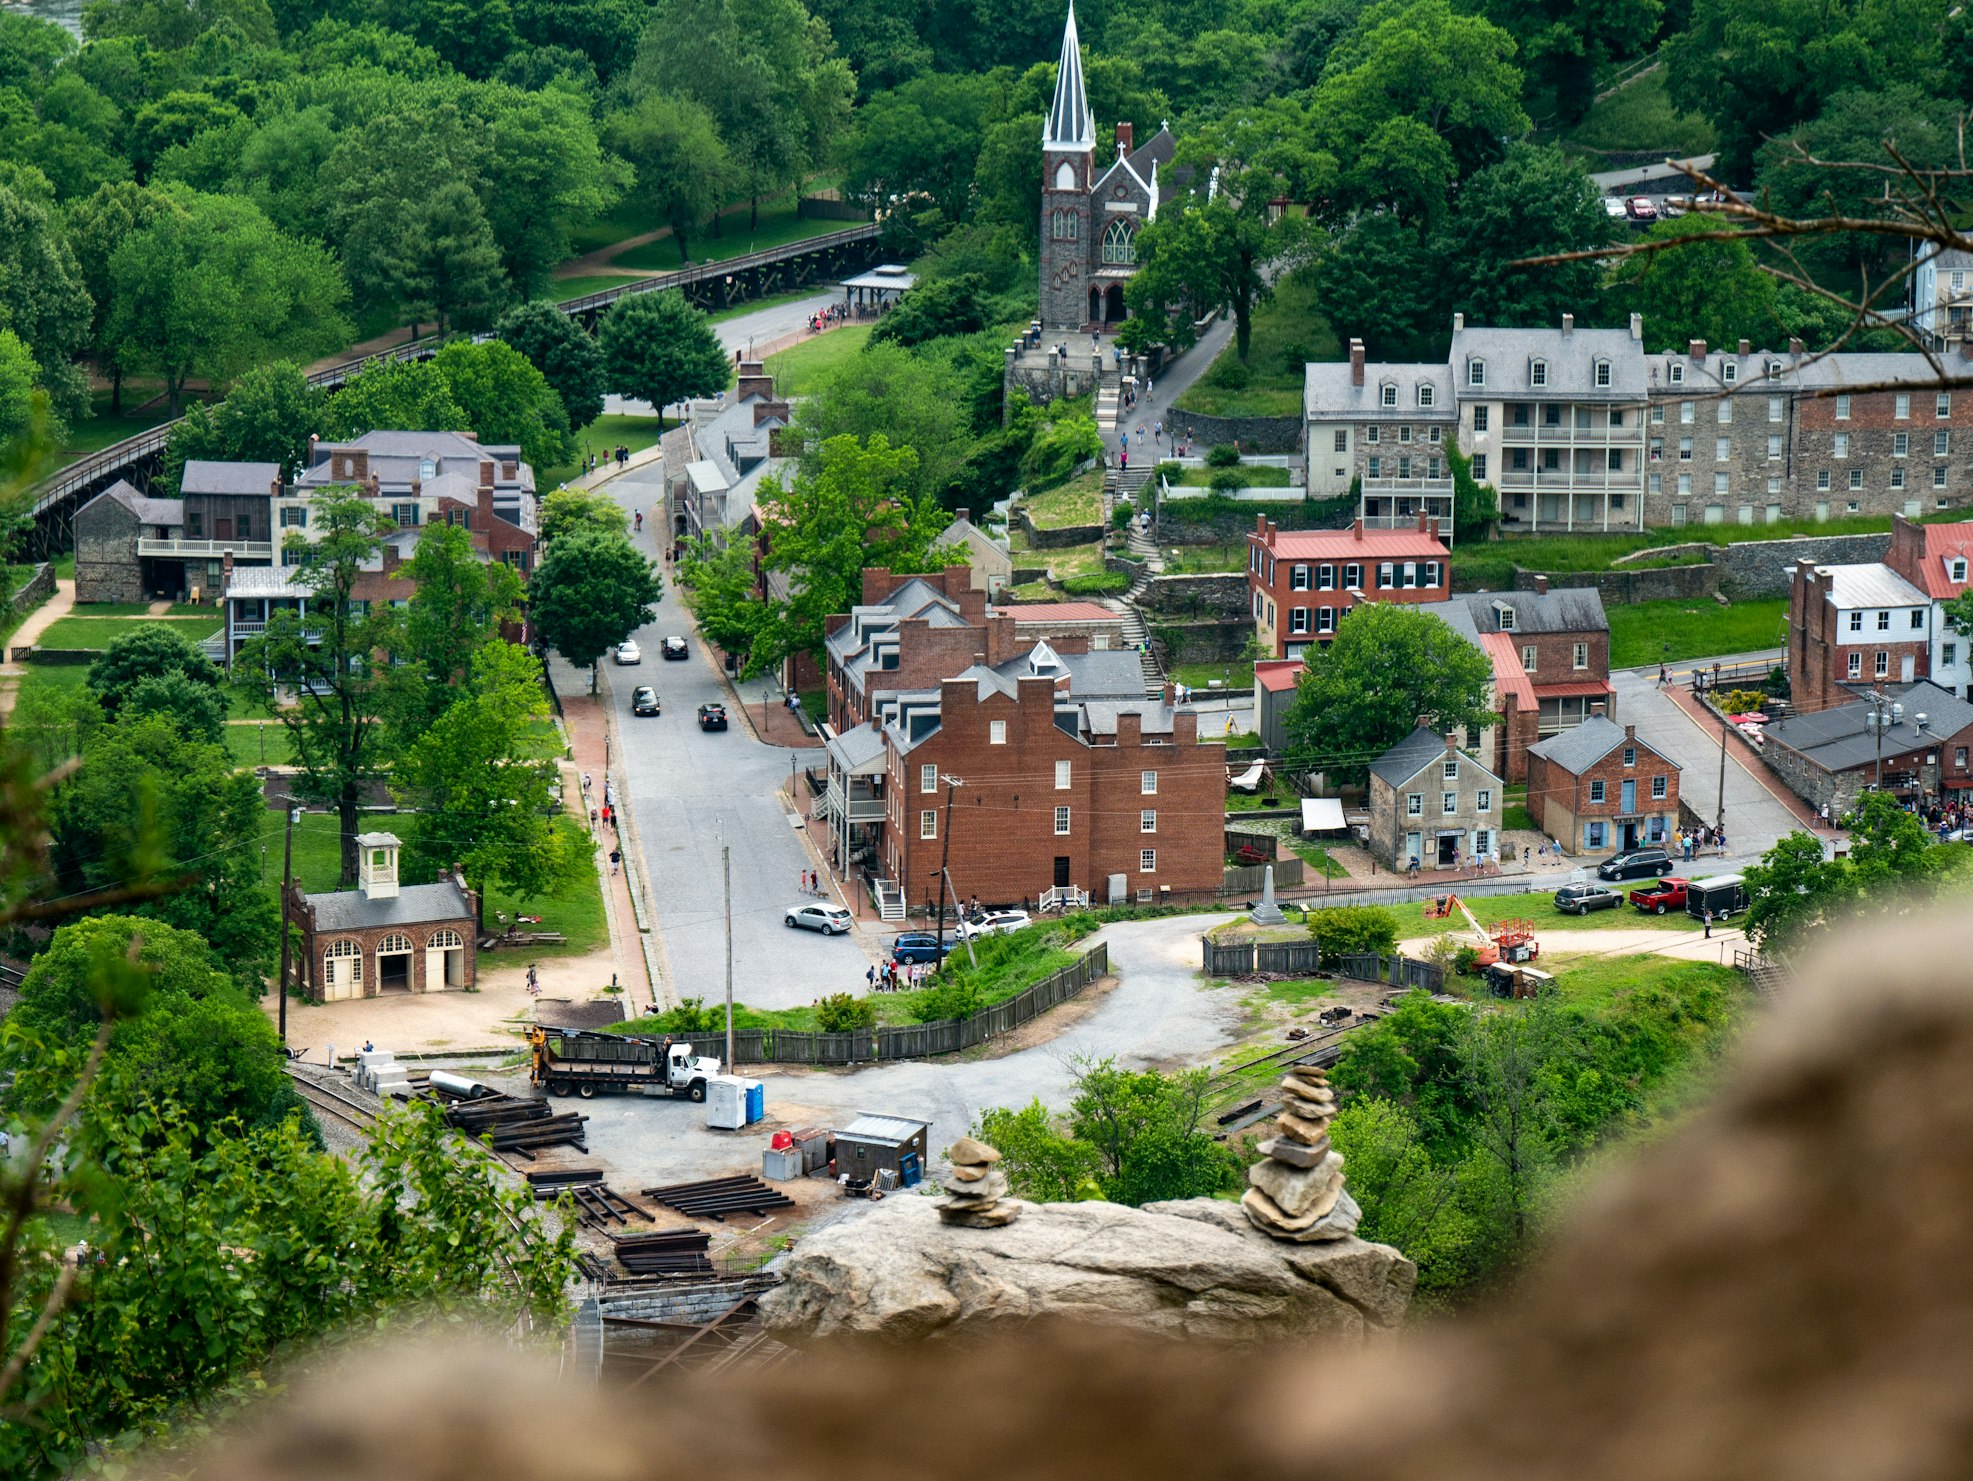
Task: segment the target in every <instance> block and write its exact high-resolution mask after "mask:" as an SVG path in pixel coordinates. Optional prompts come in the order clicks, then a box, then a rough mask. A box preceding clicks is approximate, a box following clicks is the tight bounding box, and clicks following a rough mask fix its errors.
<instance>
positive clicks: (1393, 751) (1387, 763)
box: [1370, 725, 1464, 787]
mask: <svg viewBox="0 0 1973 1481" xmlns="http://www.w3.org/2000/svg"><path fill="white" fill-rule="evenodd" d="M1445 753H1446V744H1445V737H1444V736H1442V735H1440V734H1439V733H1438V732H1436V731H1435V730H1433V729H1432V728H1431V727H1430V726H1428V725H1421V726H1419V727H1418V728H1417V729H1416V730H1414V731H1412V732H1411V734H1410V735H1407V736H1406V737H1405V738H1404V739H1403V740H1401V741H1399V742H1398V743H1397V744H1396V745H1394V746H1392V747H1391V748H1390V750H1388V751H1386V752H1385V753H1384V754H1383V755H1381V756H1379V757H1378V758H1377V759H1376V760H1375V761H1373V762H1371V763H1370V772H1371V775H1373V776H1378V777H1382V778H1383V779H1384V780H1385V781H1387V782H1389V783H1390V784H1391V785H1392V786H1393V787H1401V786H1403V785H1404V784H1405V783H1406V782H1408V781H1410V780H1411V779H1412V778H1413V777H1415V776H1417V775H1418V773H1419V772H1421V771H1423V770H1424V769H1425V768H1426V767H1427V766H1428V765H1430V764H1431V763H1432V762H1434V761H1436V760H1438V759H1439V758H1440V757H1441V756H1443V755H1445ZM1461 759H1464V758H1463V757H1462V758H1461Z"/></svg>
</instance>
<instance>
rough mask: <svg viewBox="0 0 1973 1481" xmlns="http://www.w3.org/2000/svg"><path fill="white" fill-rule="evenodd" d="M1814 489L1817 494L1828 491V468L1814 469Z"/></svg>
mask: <svg viewBox="0 0 1973 1481" xmlns="http://www.w3.org/2000/svg"><path fill="white" fill-rule="evenodd" d="M1815 491H1816V492H1817V493H1818V494H1826V493H1828V492H1829V470H1828V469H1827V468H1818V469H1817V470H1816V475H1815Z"/></svg>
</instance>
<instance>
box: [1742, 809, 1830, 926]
mask: <svg viewBox="0 0 1973 1481" xmlns="http://www.w3.org/2000/svg"><path fill="white" fill-rule="evenodd" d="M1832 866H1834V867H1832ZM1742 873H1743V874H1744V876H1745V878H1746V881H1747V914H1746V917H1745V920H1746V930H1747V935H1748V937H1749V938H1750V939H1752V940H1753V941H1755V942H1757V943H1759V945H1760V946H1761V947H1762V948H1763V949H1766V950H1775V949H1778V948H1781V947H1784V946H1786V945H1788V944H1789V943H1791V942H1794V941H1796V940H1798V939H1800V937H1801V936H1802V935H1803V934H1804V933H1805V932H1807V931H1808V930H1809V929H1810V928H1812V927H1814V926H1818V925H1821V924H1822V923H1823V922H1824V920H1825V918H1826V917H1827V916H1828V915H1831V914H1834V913H1835V912H1836V911H1837V910H1839V909H1840V908H1841V906H1842V904H1844V903H1845V902H1846V901H1847V900H1848V898H1849V891H1848V889H1847V888H1846V885H1847V883H1848V879H1847V876H1848V873H1849V869H1848V865H1847V864H1843V863H1839V861H1836V860H1831V859H1828V858H1825V857H1824V855H1823V846H1822V840H1821V839H1820V838H1817V837H1816V836H1815V835H1814V834H1813V833H1803V832H1795V833H1789V834H1785V835H1784V836H1783V837H1781V838H1779V839H1777V840H1776V841H1775V842H1774V844H1773V845H1771V846H1770V847H1769V848H1768V850H1767V852H1766V853H1764V854H1762V855H1761V862H1760V863H1758V864H1749V865H1748V866H1747V867H1746V869H1745V870H1743V871H1742Z"/></svg>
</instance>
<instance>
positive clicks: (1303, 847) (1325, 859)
mask: <svg viewBox="0 0 1973 1481" xmlns="http://www.w3.org/2000/svg"><path fill="white" fill-rule="evenodd" d="M1287 843H1288V851H1289V852H1290V853H1292V854H1293V855H1295V857H1296V858H1298V859H1300V860H1301V861H1302V862H1303V863H1304V864H1306V865H1307V866H1308V872H1309V873H1310V874H1312V875H1314V876H1316V877H1317V878H1318V879H1319V878H1323V877H1325V876H1326V877H1327V878H1329V879H1342V878H1345V877H1346V876H1347V875H1348V874H1349V870H1347V869H1345V868H1344V867H1343V866H1342V865H1341V864H1338V863H1337V862H1336V861H1335V860H1334V859H1332V858H1330V857H1329V850H1328V849H1326V848H1324V847H1323V846H1322V845H1321V844H1319V843H1310V842H1308V841H1307V840H1306V839H1302V838H1290V839H1288V840H1287Z"/></svg>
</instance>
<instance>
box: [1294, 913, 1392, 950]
mask: <svg viewBox="0 0 1973 1481" xmlns="http://www.w3.org/2000/svg"><path fill="white" fill-rule="evenodd" d="M1308 933H1309V935H1310V936H1312V937H1314V938H1315V943H1316V945H1317V946H1318V947H1320V948H1321V951H1322V960H1323V961H1324V962H1328V961H1331V960H1333V959H1335V958H1337V957H1345V956H1390V955H1392V954H1393V953H1395V952H1396V951H1397V949H1398V919H1397V917H1396V916H1395V915H1393V914H1391V912H1390V911H1388V910H1385V909H1384V908H1383V907H1382V906H1379V905H1331V906H1329V907H1327V908H1326V909H1322V910H1311V911H1309V912H1308Z"/></svg>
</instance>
